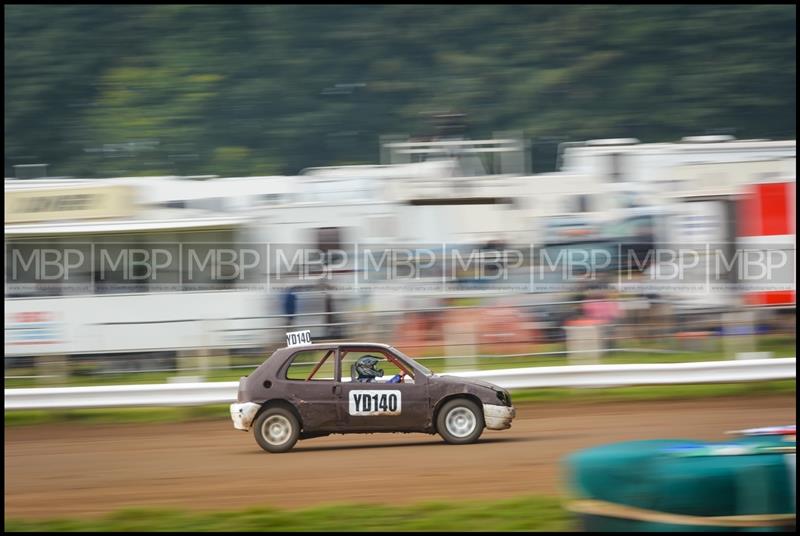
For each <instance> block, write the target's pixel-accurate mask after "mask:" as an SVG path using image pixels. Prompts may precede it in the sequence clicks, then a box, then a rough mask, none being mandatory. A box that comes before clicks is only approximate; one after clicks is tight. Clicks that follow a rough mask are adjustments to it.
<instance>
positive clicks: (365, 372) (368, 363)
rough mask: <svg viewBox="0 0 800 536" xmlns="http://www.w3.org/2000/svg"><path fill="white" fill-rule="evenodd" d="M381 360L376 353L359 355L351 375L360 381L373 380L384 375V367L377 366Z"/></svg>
mask: <svg viewBox="0 0 800 536" xmlns="http://www.w3.org/2000/svg"><path fill="white" fill-rule="evenodd" d="M379 361H380V359H378V358H377V357H375V356H374V355H365V356H363V357H359V358H358V361H356V362H355V363H353V367H352V371H351V377H352V378H353V379H354V380H355V381H358V382H371V381H373V380H374V379H375V378H380V377H382V376H383V369H376V368H375V365H377V364H378V362H379Z"/></svg>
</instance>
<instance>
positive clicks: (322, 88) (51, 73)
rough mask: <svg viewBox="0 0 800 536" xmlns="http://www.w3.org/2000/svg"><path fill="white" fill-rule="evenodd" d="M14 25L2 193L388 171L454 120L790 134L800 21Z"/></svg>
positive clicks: (684, 9)
mask: <svg viewBox="0 0 800 536" xmlns="http://www.w3.org/2000/svg"><path fill="white" fill-rule="evenodd" d="M4 10H5V30H6V34H5V80H6V82H5V88H6V91H5V105H6V116H5V140H6V141H5V173H6V176H13V165H15V164H22V163H47V164H49V168H48V169H49V172H50V173H51V174H54V175H66V174H71V175H81V176H89V177H100V176H109V175H119V174H135V175H142V174H149V173H183V174H217V175H233V174H246V173H296V172H297V171H299V170H300V169H302V168H304V167H309V166H319V165H331V164H335V163H341V162H362V163H373V162H376V161H377V160H378V140H379V136H380V135H381V134H384V133H387V132H408V133H410V134H419V133H423V132H428V131H430V129H431V125H430V118H431V116H432V114H437V113H448V112H454V111H457V112H459V113H464V114H465V115H466V119H467V122H468V124H469V134H471V135H475V136H489V135H490V133H491V132H493V131H501V130H522V131H524V132H525V133H526V135H527V136H529V137H531V138H533V139H546V138H553V139H559V140H568V139H572V140H576V139H586V138H592V137H609V136H626V137H627V136H635V137H638V138H640V139H642V140H643V141H664V140H672V139H676V138H678V137H680V136H683V135H690V134H702V133H705V132H708V131H713V130H719V129H728V130H729V131H730V130H731V129H732V130H733V131H734V134H735V135H737V136H739V137H772V138H787V137H794V136H795V129H796V119H795V108H796V105H795V89H796V88H795V85H796V7H795V6H788V5H787V6H782V5H725V6H722V5H656V6H637V5H613V6H612V5H605V6H604V5H472V6H456V5H427V6H426V5H374V6H364V5H335V6H334V5H318V6H300V5H298V6H292V5H194V6H190V5H106V6H101V7H98V6H90V5H58V6H56V5H52V6H37V5H10V6H9V5H7V6H5V8H4Z"/></svg>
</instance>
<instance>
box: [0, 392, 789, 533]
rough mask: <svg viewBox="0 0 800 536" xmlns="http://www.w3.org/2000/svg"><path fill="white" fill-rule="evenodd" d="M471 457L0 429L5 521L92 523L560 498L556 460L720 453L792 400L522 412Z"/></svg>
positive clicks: (122, 428) (421, 439) (372, 439)
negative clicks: (585, 452)
mask: <svg viewBox="0 0 800 536" xmlns="http://www.w3.org/2000/svg"><path fill="white" fill-rule="evenodd" d="M517 409H518V417H517V419H516V420H515V421H514V425H513V427H512V428H511V429H510V430H505V431H501V432H489V431H487V432H485V433H484V435H483V436H482V438H481V441H480V442H479V443H477V444H474V445H459V446H454V445H447V444H445V443H443V442H442V440H441V439H440V438H439V437H438V436H429V435H424V434H408V435H406V434H382V435H381V434H376V435H349V436H328V437H324V438H317V439H310V440H306V441H300V442H298V444H297V445H296V446H295V449H294V450H293V451H291V452H289V453H286V454H277V455H276V454H268V453H266V452H263V451H262V450H261V449H260V448H259V447H258V446H257V445H256V443H255V440H254V439H253V435H252V434H251V433H244V432H240V431H237V430H234V429H233V427H232V425H231V423H230V421H228V420H219V421H212V422H201V423H186V424H172V425H170V424H158V425H156V424H152V425H115V426H100V425H93V426H87V425H80V426H79V425H69V424H59V425H50V426H32V427H14V428H6V429H5V435H6V438H5V471H6V473H5V475H6V476H5V516H6V517H7V518H8V517H20V518H37V517H47V518H50V517H72V516H92V515H98V514H101V513H105V512H108V511H111V510H116V509H119V508H124V507H137V506H138V507H155V506H157V507H175V508H187V509H204V510H228V509H235V510H239V509H244V508H246V507H249V506H279V507H292V508H298V507H309V506H313V505H315V504H319V503H333V502H374V503H394V504H397V503H413V502H418V501H422V500H429V499H443V500H460V499H466V498H469V499H481V498H486V499H490V498H491V499H497V498H504V497H512V496H515V495H520V494H546V495H556V494H559V493H560V492H561V491H563V490H562V488H561V485H562V484H561V475H562V470H561V466H560V460H561V459H562V457H563V456H564V455H566V454H568V453H570V452H572V451H574V450H576V449H581V448H586V447H590V446H593V445H598V444H602V443H609V442H614V441H626V440H633V439H655V438H682V439H705V440H722V439H724V438H725V435H724V433H725V432H726V431H728V430H733V429H737V428H744V427H756V426H768V425H779V424H790V423H794V422H795V418H796V413H795V397H794V396H770V397H758V398H725V399H707V400H696V401H680V402H628V403H613V404H608V403H606V404H570V405H567V404H561V405H555V404H547V405H539V406H536V405H523V406H519V407H518V408H517Z"/></svg>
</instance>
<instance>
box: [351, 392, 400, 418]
mask: <svg viewBox="0 0 800 536" xmlns="http://www.w3.org/2000/svg"><path fill="white" fill-rule="evenodd" d="M400 395H401V393H400V391H366V390H364V391H362V390H353V391H350V407H349V413H350V415H359V416H361V415H370V416H374V415H400V413H401V412H402V409H403V407H402V402H403V401H402V398H401V396H400Z"/></svg>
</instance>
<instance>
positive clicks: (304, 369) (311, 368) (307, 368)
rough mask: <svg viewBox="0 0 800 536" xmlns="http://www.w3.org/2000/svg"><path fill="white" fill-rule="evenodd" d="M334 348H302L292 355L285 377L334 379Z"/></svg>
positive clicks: (302, 379)
mask: <svg viewBox="0 0 800 536" xmlns="http://www.w3.org/2000/svg"><path fill="white" fill-rule="evenodd" d="M334 353H335V352H334V350H302V351H300V352H297V353H296V354H294V355H293V356H292V360H291V362H290V363H289V366H288V367H287V369H286V379H287V380H292V381H334V380H335V379H336V375H335V372H336V371H335V368H334V367H335V364H336V360H335V359H333V355H334Z"/></svg>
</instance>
